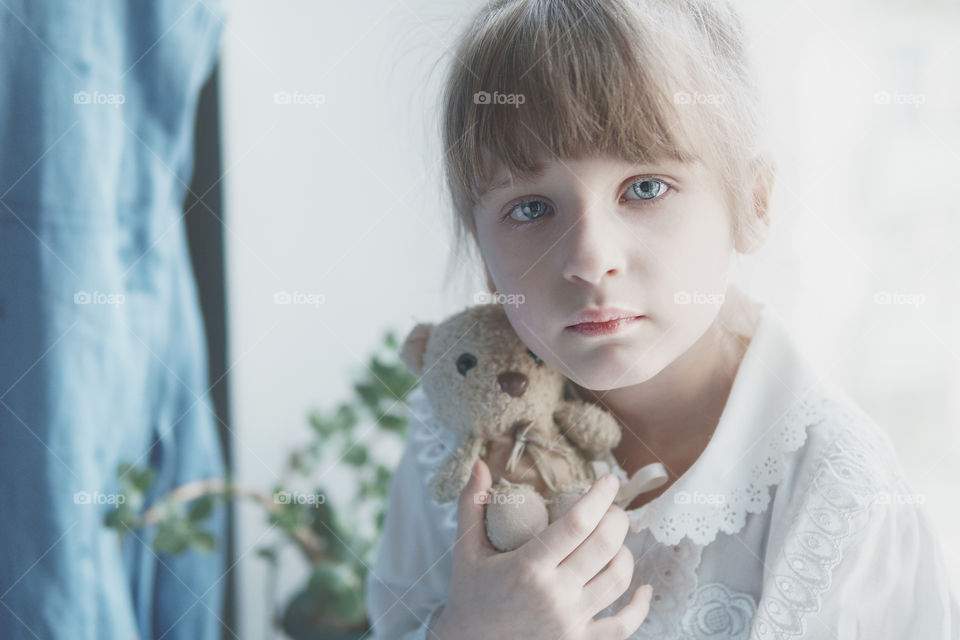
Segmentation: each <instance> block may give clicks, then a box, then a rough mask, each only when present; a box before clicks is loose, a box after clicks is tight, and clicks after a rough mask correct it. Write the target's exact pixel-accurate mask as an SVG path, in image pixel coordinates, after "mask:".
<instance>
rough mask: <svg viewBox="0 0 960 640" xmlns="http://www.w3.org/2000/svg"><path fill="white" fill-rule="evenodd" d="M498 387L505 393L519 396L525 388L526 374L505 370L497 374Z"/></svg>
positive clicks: (515, 396)
mask: <svg viewBox="0 0 960 640" xmlns="http://www.w3.org/2000/svg"><path fill="white" fill-rule="evenodd" d="M497 382H499V383H500V388H501V389H503V390H504V391H505V392H506V393H508V394H509V395H511V396H513V397H514V398H519V397H520V396H522V395H523V393H524V392H525V391H526V390H527V376H525V375H523V374H522V373H520V372H518V371H505V372H504V373H501V374H500V375H499V376H497Z"/></svg>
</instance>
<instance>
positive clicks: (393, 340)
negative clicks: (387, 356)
mask: <svg viewBox="0 0 960 640" xmlns="http://www.w3.org/2000/svg"><path fill="white" fill-rule="evenodd" d="M383 344H384V345H386V346H387V348H389V349H392V350H394V351H395V350H397V349H399V348H400V344H399V343H398V342H397V335H396V334H395V333H394V332H393V330H392V329H391V330H388V331H387V334H386V336H384V338H383Z"/></svg>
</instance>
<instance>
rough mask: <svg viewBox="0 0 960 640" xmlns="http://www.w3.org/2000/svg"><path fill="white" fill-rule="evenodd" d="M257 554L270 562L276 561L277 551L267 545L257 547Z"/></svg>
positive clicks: (274, 562)
mask: <svg viewBox="0 0 960 640" xmlns="http://www.w3.org/2000/svg"><path fill="white" fill-rule="evenodd" d="M257 555H258V556H260V557H261V558H263V559H264V560H266V561H267V562H269V563H271V564H276V563H277V552H276V550H275V549H270V548H269V547H260V548H259V549H257Z"/></svg>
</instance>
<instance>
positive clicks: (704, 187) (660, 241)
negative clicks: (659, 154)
mask: <svg viewBox="0 0 960 640" xmlns="http://www.w3.org/2000/svg"><path fill="white" fill-rule="evenodd" d="M544 166H545V170H544V172H543V173H542V175H541V176H540V177H535V178H531V180H530V181H529V182H527V181H524V182H514V183H512V184H508V185H507V186H504V187H502V188H499V189H498V188H496V185H497V182H496V180H495V181H494V188H493V189H492V190H490V191H487V192H486V193H485V194H484V195H483V197H482V199H481V201H480V204H479V205H477V206H476V207H475V209H474V218H475V221H476V228H477V239H478V242H479V246H480V251H481V254H482V256H483V259H484V262H485V265H486V269H487V275H488V284H490V285H492V286H493V287H495V288H496V291H497V292H498V293H499V294H500V295H501V296H503V297H502V298H500V300H501V302H503V305H504V309H505V311H506V313H507V316H508V318H509V319H510V323H511V325H512V326H513V327H514V329H515V330H516V332H517V333H518V335H519V336H520V338H521V339H522V340H523V341H524V342H525V343H526V344H527V346H528V347H530V348H531V349H532V350H533V351H534V352H535V353H536V354H537V355H538V356H539V357H540V358H542V359H543V360H545V361H546V362H547V363H548V364H550V365H551V366H553V367H555V368H556V369H558V370H559V371H560V372H561V373H563V375H565V376H567V377H568V378H570V379H572V380H573V381H574V382H575V383H577V384H578V385H580V386H582V387H584V388H587V389H592V390H597V391H599V390H607V389H614V388H619V387H625V386H629V385H634V384H638V383H641V382H644V381H646V380H648V379H650V378H652V377H653V376H655V375H656V374H657V373H658V372H660V371H661V370H662V369H663V368H664V367H666V366H667V365H668V364H670V363H671V362H672V361H674V360H675V359H676V358H677V357H678V356H680V355H681V354H682V353H684V351H686V350H687V349H688V348H689V347H690V346H691V345H693V343H694V342H696V341H697V340H698V338H700V337H701V336H702V335H704V333H705V332H706V331H707V329H708V328H709V327H710V325H711V324H712V323H713V321H714V319H715V318H716V316H717V313H718V311H719V308H720V305H721V304H722V302H723V294H724V293H725V291H726V288H727V274H728V268H729V265H730V260H731V258H732V256H733V250H734V239H733V237H732V227H731V222H732V221H731V217H730V212H729V209H728V207H727V205H726V201H725V199H724V196H723V192H722V190H721V187H720V185H719V184H718V183H717V179H716V178H715V176H714V175H713V174H712V173H710V172H708V171H706V170H705V169H704V168H703V167H702V165H699V164H688V165H685V164H681V163H674V162H665V163H658V164H656V165H651V166H636V165H632V164H630V163H627V162H625V161H623V160H620V159H614V158H609V157H589V158H582V159H577V160H565V161H562V160H557V159H554V160H549V161H544ZM502 177H503V175H501V176H498V178H502ZM606 307H616V308H618V309H621V310H626V311H630V312H633V314H634V315H638V316H640V315H642V316H643V317H642V318H641V319H639V320H635V321H633V322H632V323H629V324H628V325H627V326H626V327H623V328H621V329H620V330H619V331H616V332H614V333H612V334H607V335H592V336H591V335H584V334H582V333H579V332H576V331H572V330H571V329H569V328H568V327H569V326H570V325H573V324H575V321H574V319H573V316H574V315H575V314H578V313H579V312H581V311H584V310H586V309H600V308H606Z"/></svg>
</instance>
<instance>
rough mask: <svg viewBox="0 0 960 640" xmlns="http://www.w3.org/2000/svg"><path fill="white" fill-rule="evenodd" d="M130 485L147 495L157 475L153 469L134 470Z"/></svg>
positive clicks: (131, 473)
mask: <svg viewBox="0 0 960 640" xmlns="http://www.w3.org/2000/svg"><path fill="white" fill-rule="evenodd" d="M129 477H130V483H131V484H132V485H133V487H134V488H135V489H137V490H138V491H140V492H142V493H146V492H147V491H148V490H149V489H150V486H151V485H152V484H153V480H154V477H155V474H154V472H153V469H151V468H150V467H146V468H144V469H133V470H131V471H130V476H129Z"/></svg>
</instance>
